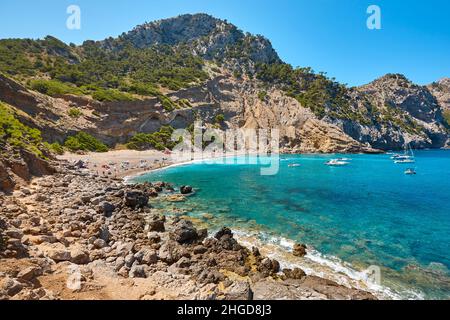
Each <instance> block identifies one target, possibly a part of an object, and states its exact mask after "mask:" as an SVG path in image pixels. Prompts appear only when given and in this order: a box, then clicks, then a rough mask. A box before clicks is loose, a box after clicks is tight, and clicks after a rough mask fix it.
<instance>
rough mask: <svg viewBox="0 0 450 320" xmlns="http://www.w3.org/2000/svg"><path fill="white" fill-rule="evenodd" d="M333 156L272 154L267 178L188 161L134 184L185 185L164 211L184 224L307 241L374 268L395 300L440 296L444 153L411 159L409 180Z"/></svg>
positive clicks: (371, 162) (392, 170) (394, 169)
mask: <svg viewBox="0 0 450 320" xmlns="http://www.w3.org/2000/svg"><path fill="white" fill-rule="evenodd" d="M338 156H339V155H286V156H281V157H280V158H281V161H280V171H279V173H278V174H276V175H274V176H262V175H260V166H258V165H237V164H234V165H232V164H231V165H230V164H228V165H225V164H215V165H206V164H202V163H197V164H190V165H186V166H178V167H172V168H168V169H166V170H163V171H157V172H153V173H150V174H147V175H144V176H141V177H139V178H137V179H136V180H137V181H140V182H142V181H156V180H162V181H168V182H171V183H173V184H174V185H175V186H181V185H184V184H189V185H191V186H193V187H194V188H195V189H197V193H196V195H195V196H194V197H191V198H189V199H188V201H187V202H185V203H180V204H172V205H171V206H178V207H179V208H182V209H184V210H185V211H187V214H189V215H191V216H193V217H202V215H204V214H205V213H210V214H213V215H214V216H215V219H214V220H212V221H213V222H211V223H216V224H222V225H229V226H231V227H235V228H241V229H246V228H248V229H249V230H250V229H255V228H258V229H260V230H263V231H265V232H267V233H268V234H271V235H275V236H281V237H284V238H287V239H291V240H294V241H299V242H302V243H307V244H309V245H311V246H313V247H314V248H315V249H317V250H318V251H319V252H321V253H322V254H325V255H329V256H335V257H338V258H340V259H341V260H343V261H345V262H348V263H351V264H352V265H353V266H355V267H356V268H360V269H363V268H365V267H368V266H369V265H378V266H380V267H381V269H382V284H383V285H385V286H388V287H390V288H393V289H395V290H396V291H397V292H399V293H400V294H402V295H403V296H404V297H412V296H411V295H410V294H411V293H410V292H408V291H409V290H413V291H414V292H416V293H419V294H420V295H421V296H422V297H424V298H450V272H449V269H450V152H449V151H443V150H442V151H441V150H439V151H418V152H416V161H417V162H416V164H414V165H412V166H413V167H415V168H416V171H417V175H415V176H408V175H405V174H404V170H405V169H406V168H408V167H410V166H411V165H410V166H407V165H400V164H394V163H393V161H392V160H390V158H389V157H390V156H389V155H351V156H349V155H345V156H344V155H343V156H344V157H350V158H352V161H351V164H350V165H348V166H347V167H328V166H325V165H324V162H325V161H327V160H328V159H331V158H336V157H338ZM293 163H298V164H301V166H300V167H289V166H288V165H289V164H293ZM214 221H215V222H214Z"/></svg>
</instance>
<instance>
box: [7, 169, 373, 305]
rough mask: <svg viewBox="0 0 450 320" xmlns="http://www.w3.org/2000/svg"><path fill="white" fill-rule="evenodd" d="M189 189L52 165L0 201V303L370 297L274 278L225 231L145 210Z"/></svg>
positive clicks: (299, 273) (293, 273)
mask: <svg viewBox="0 0 450 320" xmlns="http://www.w3.org/2000/svg"><path fill="white" fill-rule="evenodd" d="M190 191H191V189H190V188H189V187H184V188H182V187H181V186H175V187H173V186H171V185H169V184H167V183H164V182H154V183H152V184H143V185H125V184H124V183H123V182H122V181H121V180H116V179H111V178H105V177H98V176H96V175H94V174H92V173H89V172H79V171H78V170H77V168H75V167H72V166H70V165H68V164H67V163H64V162H59V163H58V165H57V168H56V173H55V174H53V175H49V176H45V177H41V178H37V179H34V180H32V182H31V183H30V184H29V185H24V186H22V187H17V188H16V190H15V191H14V192H13V193H12V194H10V195H2V194H1V193H0V208H1V209H0V299H7V300H8V299H13V300H37V299H114V300H115V299H131V300H139V299H141V300H145V299H149V300H153V299H225V300H231V299H238V300H247V299H290V300H294V299H295V300H297V299H375V297H374V296H373V295H372V294H370V293H367V292H364V291H360V290H358V289H354V288H347V287H344V286H341V285H338V284H337V283H335V282H332V281H329V280H326V279H322V278H318V277H315V276H309V275H306V274H305V272H303V270H301V269H293V270H280V264H279V263H278V261H276V260H273V259H270V258H268V257H264V256H262V255H261V253H260V252H259V250H258V248H246V247H244V246H242V245H241V244H239V243H238V241H237V240H236V239H235V238H234V237H233V233H232V231H231V230H230V229H228V228H226V227H224V228H222V229H221V230H220V231H219V232H217V233H216V234H214V235H210V234H208V231H207V230H206V229H198V228H196V226H195V225H194V224H193V223H192V222H191V221H189V220H187V219H182V218H179V217H173V216H164V215H161V212H160V211H158V210H155V209H153V208H151V206H150V205H149V199H150V198H152V197H161V196H162V194H164V195H166V194H169V195H170V194H172V195H171V197H184V195H183V194H186V193H190ZM182 193H183V194H182ZM305 250H306V248H305V247H304V246H301V245H299V246H296V248H295V252H293V254H295V255H300V254H304V253H305Z"/></svg>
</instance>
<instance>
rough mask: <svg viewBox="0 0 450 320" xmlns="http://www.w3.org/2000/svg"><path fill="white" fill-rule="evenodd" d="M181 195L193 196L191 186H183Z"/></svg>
mask: <svg viewBox="0 0 450 320" xmlns="http://www.w3.org/2000/svg"><path fill="white" fill-rule="evenodd" d="M180 192H181V194H191V193H192V187H191V186H182V187H181V188H180Z"/></svg>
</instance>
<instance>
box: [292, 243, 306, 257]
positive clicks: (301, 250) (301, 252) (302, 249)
mask: <svg viewBox="0 0 450 320" xmlns="http://www.w3.org/2000/svg"><path fill="white" fill-rule="evenodd" d="M292 254H293V255H294V256H296V257H304V256H306V254H307V252H306V245H304V244H298V243H296V244H295V245H294V248H293V250H292Z"/></svg>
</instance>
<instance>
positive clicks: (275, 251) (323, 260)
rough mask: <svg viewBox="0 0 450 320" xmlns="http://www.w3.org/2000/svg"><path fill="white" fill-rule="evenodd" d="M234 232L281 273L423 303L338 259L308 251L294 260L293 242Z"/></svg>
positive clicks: (416, 296) (413, 294)
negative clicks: (300, 272) (291, 271)
mask: <svg viewBox="0 0 450 320" xmlns="http://www.w3.org/2000/svg"><path fill="white" fill-rule="evenodd" d="M233 232H234V234H235V237H236V239H237V240H238V241H239V243H241V244H242V245H244V246H246V247H247V248H249V249H251V248H252V247H258V248H259V249H260V251H261V252H262V253H263V254H264V255H266V256H268V257H270V258H273V259H276V260H277V261H279V262H280V265H281V268H282V269H283V268H291V269H292V268H295V267H297V268H301V269H302V270H304V271H305V273H306V274H308V275H313V276H317V277H321V278H325V279H329V280H332V281H335V282H336V283H338V284H340V285H344V286H347V287H351V288H356V289H360V290H365V291H368V292H370V293H372V294H373V295H375V296H376V297H377V298H379V299H388V300H402V299H419V300H422V299H424V296H423V295H422V294H421V293H419V292H415V291H411V290H408V289H404V290H402V292H401V293H399V292H396V291H395V290H393V289H391V288H388V287H386V286H382V285H379V284H377V283H374V282H372V281H371V280H370V278H369V276H368V274H367V273H366V272H365V271H359V270H357V269H356V268H355V267H354V266H352V265H351V264H349V263H346V262H344V261H342V260H341V259H339V258H337V257H334V256H327V255H324V254H322V253H320V252H318V251H317V250H314V249H308V254H307V255H306V256H305V257H304V258H297V257H294V256H293V255H292V248H293V246H294V244H295V242H294V241H292V240H290V239H286V238H284V237H281V236H272V235H268V234H265V233H264V232H253V231H247V230H243V229H233Z"/></svg>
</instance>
